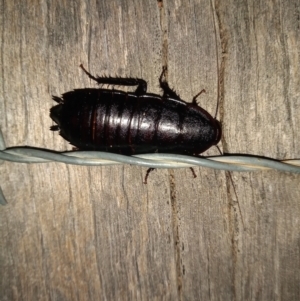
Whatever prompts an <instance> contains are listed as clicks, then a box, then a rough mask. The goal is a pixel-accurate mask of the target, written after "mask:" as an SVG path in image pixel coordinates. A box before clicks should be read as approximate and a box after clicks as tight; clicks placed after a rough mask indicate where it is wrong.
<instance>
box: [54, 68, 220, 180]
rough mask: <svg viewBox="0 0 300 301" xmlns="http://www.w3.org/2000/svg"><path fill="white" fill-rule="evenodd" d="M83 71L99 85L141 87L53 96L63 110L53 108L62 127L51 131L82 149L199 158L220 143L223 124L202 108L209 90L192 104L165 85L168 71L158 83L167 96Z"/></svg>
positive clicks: (139, 84)
mask: <svg viewBox="0 0 300 301" xmlns="http://www.w3.org/2000/svg"><path fill="white" fill-rule="evenodd" d="M80 67H81V68H82V69H83V71H84V72H85V73H86V74H87V75H88V76H89V78H91V79H93V80H95V81H96V82H97V83H98V84H109V85H113V86H114V85H118V86H137V88H136V90H135V91H134V92H132V93H129V92H124V91H119V90H114V89H102V88H100V89H88V88H86V89H76V90H73V91H70V92H67V93H64V94H63V95H62V97H61V98H59V97H56V96H53V100H55V101H56V102H58V105H56V106H54V107H52V108H51V110H50V117H51V118H52V119H53V120H54V121H55V122H56V123H57V125H55V126H52V127H51V130H53V131H57V130H60V135H61V136H62V137H63V138H65V139H66V140H68V141H69V142H70V143H71V144H73V145H74V146H76V147H77V148H78V149H80V150H98V151H106V152H112V153H118V154H124V155H133V154H144V153H154V152H159V153H174V154H185V155H198V154H200V153H202V152H204V151H205V150H207V149H208V148H210V147H211V146H213V145H216V144H217V143H218V142H219V141H220V138H221V133H222V131H221V125H220V123H219V121H218V120H216V119H215V118H213V117H212V116H211V115H210V114H209V113H208V112H207V111H205V110H204V109H202V108H201V107H200V106H199V105H198V104H197V100H196V99H197V97H198V96H199V95H200V94H201V93H202V92H204V90H202V91H201V92H200V93H198V94H197V95H196V96H195V97H194V98H193V100H192V102H191V103H187V102H185V101H183V100H182V99H180V97H179V96H178V95H177V94H176V92H175V91H173V90H172V89H170V87H169V85H168V83H167V81H166V80H165V79H164V80H163V77H164V75H165V72H166V67H164V68H163V71H162V73H161V75H160V78H159V84H160V87H161V88H162V90H163V95H162V96H160V95H156V94H150V93H147V83H146V81H144V80H143V79H139V78H113V77H94V76H93V75H91V74H90V73H89V72H88V71H87V70H85V68H84V67H83V66H82V65H80ZM148 173H149V172H148ZM148 173H147V175H148ZM147 175H146V177H147ZM145 181H146V180H145Z"/></svg>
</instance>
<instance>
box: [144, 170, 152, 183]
mask: <svg viewBox="0 0 300 301" xmlns="http://www.w3.org/2000/svg"><path fill="white" fill-rule="evenodd" d="M154 169H155V168H152V167H151V168H148V170H147V172H146V176H145V180H144V184H147V180H148V177H149V174H150V172H151V171H153V170H154Z"/></svg>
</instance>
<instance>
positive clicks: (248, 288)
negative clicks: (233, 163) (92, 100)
mask: <svg viewBox="0 0 300 301" xmlns="http://www.w3.org/2000/svg"><path fill="white" fill-rule="evenodd" d="M0 11H1V14H0V16H1V24H3V27H2V29H1V62H2V68H0V72H1V73H0V78H1V82H2V85H0V93H1V97H0V99H1V101H0V126H1V129H2V131H3V133H4V136H5V140H6V144H7V146H16V145H30V146H36V147H44V148H49V149H55V150H66V149H71V146H70V145H69V144H68V143H67V142H65V141H64V140H63V139H62V138H61V137H59V136H58V135H57V133H55V132H51V131H49V127H50V126H51V125H52V121H51V119H50V118H49V117H48V116H49V108H50V107H51V106H53V104H54V103H53V102H52V100H51V95H60V94H61V93H64V92H66V91H70V90H72V89H74V88H80V87H94V83H93V82H91V81H90V80H89V79H88V78H86V76H85V75H84V74H83V73H82V72H81V71H80V69H79V68H78V65H79V64H80V63H83V64H84V65H85V66H86V67H87V68H88V69H89V70H91V72H92V73H97V74H107V75H108V74H110V75H115V74H117V75H119V76H132V77H141V78H144V79H145V80H147V81H148V91H151V92H154V93H160V90H159V86H158V77H159V74H160V72H161V67H162V65H164V64H166V65H167V66H168V74H167V76H168V80H169V83H170V86H171V87H174V88H175V89H176V91H177V92H178V93H179V94H180V96H181V97H182V98H183V99H185V100H187V101H191V99H192V97H193V96H194V95H195V94H197V93H198V92H199V91H200V90H201V89H203V88H205V89H206V91H207V92H206V94H204V95H201V96H200V97H199V103H200V105H201V106H202V107H203V108H205V109H206V110H207V111H208V112H210V113H211V114H212V115H213V114H214V112H215V108H216V100H217V83H218V77H217V75H218V68H217V55H216V45H217V53H218V57H219V63H220V72H219V73H220V82H221V85H220V95H221V98H220V111H219V114H218V118H219V120H220V121H221V123H222V128H223V137H222V140H221V143H220V146H221V147H222V149H223V150H224V152H226V153H247V154H253V155H261V156H267V157H272V158H277V159H288V158H297V157H299V149H300V147H299V143H300V139H299V135H300V134H299V131H298V128H299V125H300V116H299V115H300V114H299V97H300V91H299V89H300V88H299V87H300V85H299V84H300V72H299V66H300V64H299V60H300V56H299V51H298V49H299V48H300V47H299V46H300V45H299V44H300V39H299V36H300V30H299V28H300V26H299V11H300V6H299V3H297V1H294V0H292V1H289V2H280V1H270V0H268V1H264V2H257V1H255V2H254V1H253V3H248V2H246V1H239V2H236V1H231V0H229V1H226V3H225V2H224V1H216V2H213V1H212V2H209V1H204V0H201V1H196V0H193V1H188V2H187V1H180V0H172V1H171V0H168V1H164V2H163V3H162V2H160V1H158V2H157V1H147V0H145V1H123V0H117V1H72V2H65V1H51V2H50V1H49V2H46V1H45V2H39V1H30V2H29V1H28V3H27V2H26V1H25V2H24V1H23V2H22V3H20V4H18V3H15V2H12V1H3V2H2V3H1V4H0ZM214 15H215V18H214V17H213V16H214ZM214 22H215V24H216V31H215V29H214V26H213V24H214ZM216 37H217V39H216ZM207 154H217V151H216V150H214V149H212V150H209V151H208V152H207ZM145 171H146V169H144V168H140V167H133V166H112V167H101V168H99V167H83V166H69V165H68V166H66V165H63V164H60V163H57V164H56V163H47V164H37V165H25V164H19V163H9V162H5V163H4V164H2V165H1V166H0V174H1V183H0V184H1V187H2V189H3V192H4V194H5V196H6V197H7V199H8V202H9V204H8V205H7V206H5V207H2V208H0V215H1V217H0V229H1V230H0V235H1V237H0V238H1V240H0V250H1V251H0V255H1V257H0V258H1V259H0V268H1V271H2V274H3V275H4V277H1V282H0V291H1V294H2V298H1V300H20V299H22V300H162V299H163V300H220V299H221V300H252V299H256V300H299V298H300V289H299V282H300V273H299V266H300V246H299V215H300V204H299V199H300V190H299V189H298V183H299V175H294V174H288V173H279V172H276V171H268V172H256V173H254V172H253V173H231V175H232V179H233V182H234V187H235V190H236V192H237V198H236V195H235V193H234V190H233V186H232V183H231V180H230V176H229V174H228V173H225V172H224V171H214V170H209V169H204V168H196V169H195V171H196V173H197V178H196V179H193V177H192V175H191V172H190V170H189V169H180V170H157V171H154V172H153V173H151V175H150V177H149V180H148V185H144V184H143V183H142V181H143V177H144V175H145ZM237 201H238V202H239V204H240V207H241V213H242V215H241V214H240V212H239V208H238V204H237ZM242 221H244V225H243V222H242Z"/></svg>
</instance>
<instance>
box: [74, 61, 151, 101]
mask: <svg viewBox="0 0 300 301" xmlns="http://www.w3.org/2000/svg"><path fill="white" fill-rule="evenodd" d="M79 67H80V68H81V69H82V70H83V71H84V73H85V74H86V75H87V76H88V77H89V78H90V79H92V80H94V81H96V82H97V83H98V84H99V85H101V84H108V85H113V86H137V88H136V90H135V92H134V93H135V94H136V95H143V94H146V92H147V83H146V81H144V80H143V79H141V78H118V77H95V76H93V75H92V74H90V73H89V72H88V71H87V70H86V69H85V68H84V67H83V65H82V64H80V66H79Z"/></svg>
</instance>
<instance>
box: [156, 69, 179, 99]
mask: <svg viewBox="0 0 300 301" xmlns="http://www.w3.org/2000/svg"><path fill="white" fill-rule="evenodd" d="M166 71H167V66H163V69H162V72H161V75H160V77H159V85H160V87H161V88H162V90H163V91H164V94H163V97H170V98H174V99H177V100H181V99H180V97H179V96H178V95H177V94H176V92H175V91H173V90H172V89H171V88H170V87H169V84H168V82H167V81H166V80H163V77H164V76H165V73H166Z"/></svg>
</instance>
